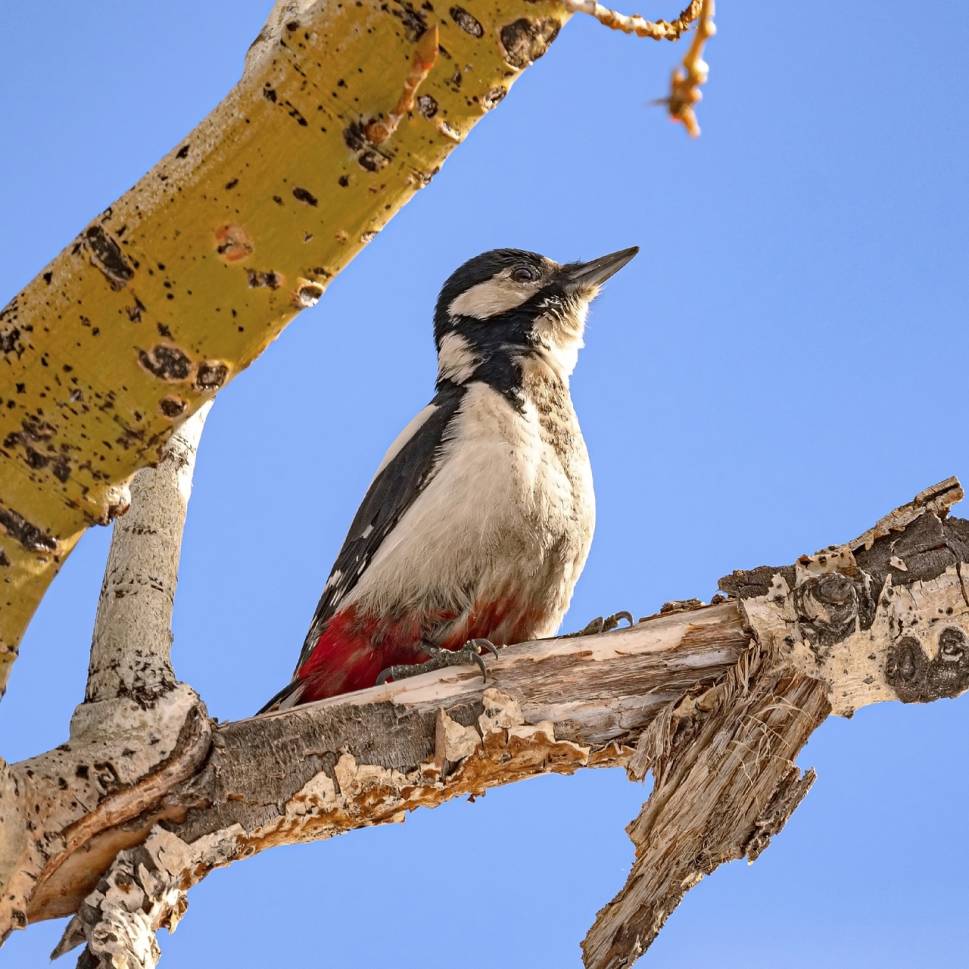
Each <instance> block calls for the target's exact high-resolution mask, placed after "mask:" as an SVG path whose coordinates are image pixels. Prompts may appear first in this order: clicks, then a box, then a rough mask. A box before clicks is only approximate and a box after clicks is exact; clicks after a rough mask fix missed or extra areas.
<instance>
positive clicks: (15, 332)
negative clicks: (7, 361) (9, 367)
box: [0, 326, 26, 357]
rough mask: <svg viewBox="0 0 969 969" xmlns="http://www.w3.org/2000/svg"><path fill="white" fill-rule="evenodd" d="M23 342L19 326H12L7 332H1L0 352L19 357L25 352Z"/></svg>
mask: <svg viewBox="0 0 969 969" xmlns="http://www.w3.org/2000/svg"><path fill="white" fill-rule="evenodd" d="M25 349H26V348H25V347H24V344H23V341H22V340H21V332H20V327H19V326H11V327H9V328H8V329H6V330H0V352H2V353H15V354H16V355H17V356H18V357H19V356H20V355H21V354H22V353H23V352H24V350H25Z"/></svg>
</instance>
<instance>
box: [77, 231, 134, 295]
mask: <svg viewBox="0 0 969 969" xmlns="http://www.w3.org/2000/svg"><path fill="white" fill-rule="evenodd" d="M84 241H85V243H86V244H87V248H88V251H89V252H90V254H91V260H92V262H93V263H94V265H95V267H96V268H98V269H100V270H101V273H102V274H103V275H104V278H105V279H107V281H108V283H109V284H110V286H111V288H112V289H123V288H124V287H125V286H126V285H127V284H128V282H129V280H130V279H131V277H132V276H134V274H135V271H134V269H132V268H131V266H129V265H128V262H127V260H126V259H125V258H124V255H123V254H122V252H121V247H120V246H119V245H118V243H117V242H115V241H114V239H112V238H111V236H109V235H108V234H107V233H106V232H105V231H104V229H102V228H101V226H99V225H92V226H90V227H89V228H88V229H87V230H86V231H85V232H84Z"/></svg>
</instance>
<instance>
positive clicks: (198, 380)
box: [195, 360, 229, 390]
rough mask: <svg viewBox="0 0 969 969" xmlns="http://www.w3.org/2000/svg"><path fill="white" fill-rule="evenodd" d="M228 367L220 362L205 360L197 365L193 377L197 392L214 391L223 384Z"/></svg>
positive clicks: (227, 373)
mask: <svg viewBox="0 0 969 969" xmlns="http://www.w3.org/2000/svg"><path fill="white" fill-rule="evenodd" d="M228 376H229V367H228V365H227V364H225V363H222V361H221V360H205V361H204V362H203V363H200V364H199V368H198V372H197V373H196V375H195V386H196V387H198V389H199V390H215V389H217V388H219V387H221V386H222V385H223V384H224V383H225V379H226V377H228Z"/></svg>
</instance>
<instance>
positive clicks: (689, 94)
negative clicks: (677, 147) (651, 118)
mask: <svg viewBox="0 0 969 969" xmlns="http://www.w3.org/2000/svg"><path fill="white" fill-rule="evenodd" d="M713 6H714V0H703V9H702V10H701V12H700V20H699V22H698V23H697V26H696V32H695V33H694V35H693V40H692V42H691V43H690V49H689V50H688V51H687V52H686V57H684V58H683V68H682V70H681V69H680V68H676V70H674V71H673V77H672V78H671V80H670V96H669V97H668V98H665V99H664V101H663V103H664V104H666V105H667V109H668V110H669V113H670V118H672V119H673V120H674V121H679V122H680V123H681V124H683V126H684V127H685V128H686V130H687V133H688V134H689V135H690V137H692V138H698V137H699V135H700V124H699V122H698V121H697V119H696V110H695V107H696V105H697V104H698V103H699V102H700V101H701V100H702V98H703V94H702V92H701V91H700V85H702V84H706V83H707V78H708V77H709V75H710V66H709V65H708V64H707V62H706V61H705V60H704V59H703V57H702V56H701V55H702V54H703V48H704V46H705V45H706V42H707V41H708V40H709V39H710V38H711V37H712V36H713V35H714V34H715V33H716V32H717V28H716V26H715V25H714V23H713Z"/></svg>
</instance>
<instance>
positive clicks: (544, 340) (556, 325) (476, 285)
mask: <svg viewBox="0 0 969 969" xmlns="http://www.w3.org/2000/svg"><path fill="white" fill-rule="evenodd" d="M637 252H639V248H638V247H637V246H633V247H632V248H630V249H622V250H620V251H619V252H612V253H609V255H607V256H600V257H599V258H598V259H593V260H592V261H591V262H572V263H565V264H564V265H560V264H559V263H556V262H553V261H552V260H551V259H547V258H546V257H545V256H540V255H539V254H538V253H536V252H526V251H524V250H522V249H492V250H491V251H489V252H483V253H482V254H481V255H480V256H475V257H474V258H473V259H469V260H468V261H467V262H466V263H465V264H464V265H463V266H461V268H460V269H458V270H456V271H455V272H454V273H453V274H452V275H451V277H450V278H449V279H448V280H447V282H446V283H445V284H444V287H443V288H442V289H441V295H440V296H439V297H438V301H437V309H436V311H435V314H434V339H435V342H436V344H437V352H438V377H439V379H443V380H451V381H454V382H455V383H464V382H465V381H467V380H469V379H471V378H472V377H473V376H474V373H475V371H476V370H477V369H478V367H479V366H481V365H482V364H484V363H487V362H488V361H489V360H490V359H492V358H494V357H495V356H502V355H508V354H512V355H514V354H526V353H535V354H539V355H541V356H542V357H544V358H545V359H546V361H547V362H548V363H549V364H550V365H551V366H552V367H554V368H555V369H556V370H557V371H559V372H560V374H561V375H562V376H563V377H567V376H568V375H569V374H570V373H571V372H572V369H573V368H574V367H575V362H576V358H577V356H578V352H579V350H580V349H581V348H582V333H583V330H584V329H585V317H586V312H587V310H588V307H589V303H590V302H591V301H592V300H593V299H594V298H595V296H596V294H597V293H598V292H599V287H600V286H602V284H603V283H604V282H605V281H606V280H607V279H608V278H609V277H610V276H612V275H613V274H614V273H616V272H618V271H619V270H620V269H622V267H623V266H625V265H626V263H627V262H629V260H630V259H632V258H633V256H635V255H636V253H637Z"/></svg>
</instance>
